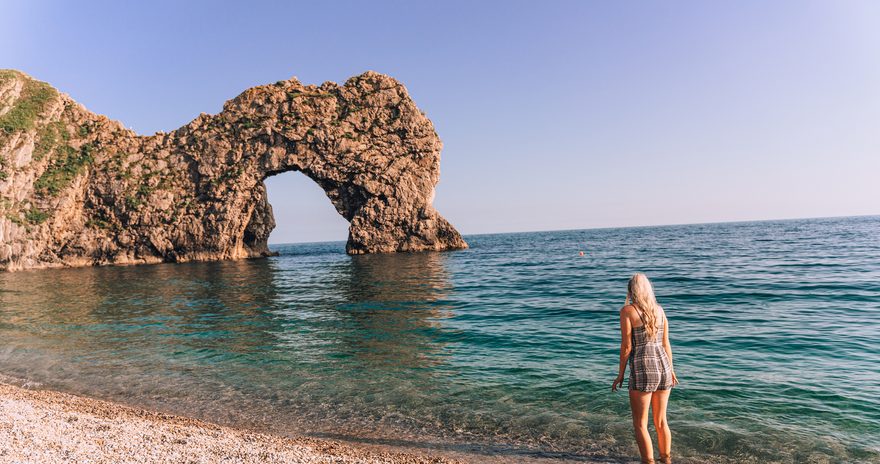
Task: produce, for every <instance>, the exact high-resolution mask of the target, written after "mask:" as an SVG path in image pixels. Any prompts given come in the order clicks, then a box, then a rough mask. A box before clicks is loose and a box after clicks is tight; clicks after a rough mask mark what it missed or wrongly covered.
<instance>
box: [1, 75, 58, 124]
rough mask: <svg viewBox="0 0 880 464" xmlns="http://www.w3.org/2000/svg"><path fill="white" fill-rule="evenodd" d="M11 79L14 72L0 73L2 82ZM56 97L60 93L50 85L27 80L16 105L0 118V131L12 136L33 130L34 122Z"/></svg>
mask: <svg viewBox="0 0 880 464" xmlns="http://www.w3.org/2000/svg"><path fill="white" fill-rule="evenodd" d="M10 77H15V72H14V71H9V70H3V71H0V80H6V79H8V78H10ZM56 95H58V92H56V91H55V89H53V88H52V86H50V85H49V84H47V83H45V82H40V81H35V80H33V79H29V78H25V81H24V88H22V90H21V95H19V98H18V100H16V101H15V105H14V106H13V107H12V109H11V110H9V111H8V112H7V113H6V114H4V115H3V116H0V130H2V131H3V132H4V133H6V134H11V133H13V132H17V131H26V130H31V129H33V128H34V122H35V121H36V120H37V118H38V117H39V116H40V114H41V113H43V111H44V110H45V109H46V106H47V104H48V103H49V102H50V101H52V99H53V98H55V96H56Z"/></svg>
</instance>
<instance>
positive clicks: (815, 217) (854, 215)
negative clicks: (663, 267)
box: [268, 214, 880, 245]
mask: <svg viewBox="0 0 880 464" xmlns="http://www.w3.org/2000/svg"><path fill="white" fill-rule="evenodd" d="M874 216H880V214H853V215H846V216H811V217H789V218H773V219H745V220H739V221H712V222H685V223H675V224H645V225H638V226H602V227H582V228H575V229H538V230H514V231H501V232H479V233H475V234H461V235H462V237H468V236H480V235H499V234H534V233H540V232H574V231H580V230H604V229H638V228H644V227H676V226H700V225H711V224H739V223H744V222H775V221H798V220H805V219H842V218H858V217H874ZM345 241H346V240H345V239H341V240H306V241H302V242H274V243H273V242H270V243H268V245H304V244H310V243H333V242H345Z"/></svg>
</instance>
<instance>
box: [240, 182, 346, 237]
mask: <svg viewBox="0 0 880 464" xmlns="http://www.w3.org/2000/svg"><path fill="white" fill-rule="evenodd" d="M263 184H264V185H265V189H266V198H267V199H268V204H269V205H270V206H269V210H270V212H271V213H270V215H271V216H272V217H273V218H274V228H273V229H272V231H271V233H270V234H269V238H268V245H269V248H270V249H271V248H272V245H281V244H287V243H307V242H336V241H345V240H346V239H347V238H348V228H349V222H348V221H347V220H346V218H344V217H342V215H340V213H339V211H337V209H336V207H335V206H334V205H333V202H332V201H331V200H330V198H329V197H328V194H327V192H325V190H324V188H322V186H321V185H319V184H318V183H317V182H316V181H314V180H313V179H310V178H309V177H308V176H306V175H305V174H303V173H302V172H300V171H296V170H291V171H285V172H280V173H275V174H272V175H270V176H269V177H267V178H266V179H265V180H264V181H263ZM255 216H256V215H255ZM249 235H250V237H251V240H253V238H255V235H254V234H253V233H251V232H249V230H245V237H244V240H245V242H246V243H247V241H248V236H249Z"/></svg>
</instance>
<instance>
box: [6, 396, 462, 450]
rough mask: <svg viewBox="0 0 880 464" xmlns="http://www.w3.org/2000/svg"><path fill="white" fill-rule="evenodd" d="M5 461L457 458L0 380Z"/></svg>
mask: <svg viewBox="0 0 880 464" xmlns="http://www.w3.org/2000/svg"><path fill="white" fill-rule="evenodd" d="M0 444H2V446H0V463H35V464H36V463H40V464H50V463H72V462H76V463H95V464H98V463H156V462H174V463H282V462H283V463H359V464H372V463H406V464H416V463H434V464H441V463H457V462H464V461H460V460H457V459H454V458H449V457H444V456H432V455H429V454H423V453H418V452H402V451H396V450H392V449H390V448H386V447H382V446H378V445H353V444H346V443H341V442H338V441H333V440H324V439H318V438H310V437H299V438H287V437H279V436H272V435H266V434H262V433H255V432H251V431H244V430H236V429H233V428H229V427H222V426H219V425H215V424H210V423H207V422H202V421H199V420H195V419H190V418H186V417H181V416H175V415H170V414H163V413H159V412H153V411H147V410H143V409H137V408H131V407H128V406H122V405H119V404H116V403H111V402H107V401H101V400H95V399H90V398H85V397H80V396H74V395H70V394H66V393H59V392H54V391H48V390H29V389H25V388H20V387H16V386H13V385H9V384H5V383H0Z"/></svg>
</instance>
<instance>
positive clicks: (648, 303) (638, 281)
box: [626, 272, 660, 340]
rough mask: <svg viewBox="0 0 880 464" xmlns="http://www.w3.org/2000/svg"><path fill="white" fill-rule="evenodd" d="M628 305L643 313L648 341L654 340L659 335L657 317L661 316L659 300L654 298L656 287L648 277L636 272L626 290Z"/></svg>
mask: <svg viewBox="0 0 880 464" xmlns="http://www.w3.org/2000/svg"><path fill="white" fill-rule="evenodd" d="M626 304H632V305H633V306H635V307H636V309H637V310H639V311H640V312H641V313H642V322H644V324H645V333H646V334H647V335H648V339H650V340H653V339H654V338H655V336H656V335H657V328H658V325H659V324H658V323H657V316H658V314H659V311H658V308H659V307H660V305H659V304H657V298H656V297H654V286H653V285H652V284H651V281H650V280H648V276H646V275H645V274H642V273H641V272H636V273H635V274H633V276H632V277H631V278H630V279H629V284H628V285H627V289H626Z"/></svg>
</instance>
